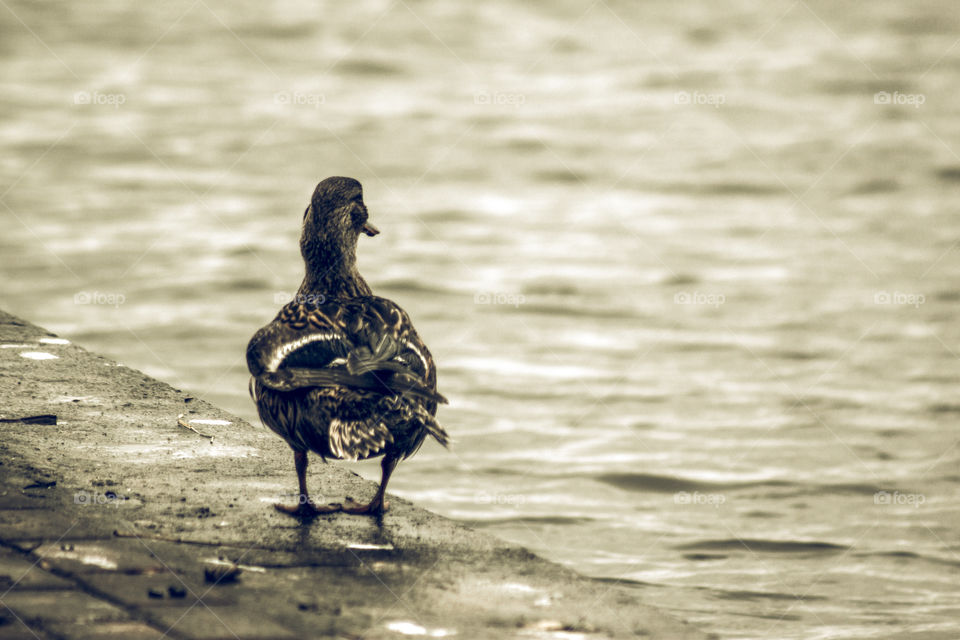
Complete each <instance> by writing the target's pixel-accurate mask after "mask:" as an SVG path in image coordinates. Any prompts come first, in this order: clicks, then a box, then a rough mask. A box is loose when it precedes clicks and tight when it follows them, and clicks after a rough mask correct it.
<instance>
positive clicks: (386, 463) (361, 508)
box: [342, 455, 399, 516]
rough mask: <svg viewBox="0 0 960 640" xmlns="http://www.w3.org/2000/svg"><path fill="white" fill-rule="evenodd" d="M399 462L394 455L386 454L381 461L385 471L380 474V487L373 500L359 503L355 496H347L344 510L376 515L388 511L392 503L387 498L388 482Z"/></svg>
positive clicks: (357, 513)
mask: <svg viewBox="0 0 960 640" xmlns="http://www.w3.org/2000/svg"><path fill="white" fill-rule="evenodd" d="M397 462H399V460H398V459H397V458H395V457H393V456H390V455H386V456H384V457H383V461H382V462H381V463H380V468H381V469H382V470H383V473H382V475H381V476H380V488H379V489H377V495H375V496H373V500H371V501H370V502H368V503H367V504H359V503H358V502H355V501H354V500H353V498H347V499H346V500H344V504H343V507H342V508H343V511H344V512H346V513H353V514H356V515H365V516H375V515H379V514H381V513H383V512H384V511H386V510H387V508H388V507H389V506H390V503H389V502H387V500H386V498H385V495H386V493H387V482H389V481H390V474H392V473H393V470H394V469H395V468H396V466H397Z"/></svg>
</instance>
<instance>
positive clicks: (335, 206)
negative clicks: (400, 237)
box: [300, 177, 380, 266]
mask: <svg viewBox="0 0 960 640" xmlns="http://www.w3.org/2000/svg"><path fill="white" fill-rule="evenodd" d="M367 217H368V214H367V207H366V205H365V204H363V188H362V187H361V186H360V183H359V182H357V181H356V180H354V179H353V178H342V177H333V178H327V179H326V180H324V181H323V182H321V183H320V184H318V185H317V188H316V189H314V190H313V197H312V198H311V199H310V206H308V207H307V209H306V211H304V212H303V233H302V235H301V236H300V252H301V253H302V254H303V258H304V260H306V261H307V263H308V264H311V265H314V266H317V265H320V264H323V263H327V262H330V261H342V260H344V259H348V258H350V257H353V256H355V254H356V248H357V239H358V238H359V237H360V234H361V233H364V234H366V235H368V236H375V235H377V234H378V233H380V232H379V231H378V230H377V228H376V227H374V226H373V225H372V224H370V222H369V221H368V220H367Z"/></svg>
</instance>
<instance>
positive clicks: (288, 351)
mask: <svg viewBox="0 0 960 640" xmlns="http://www.w3.org/2000/svg"><path fill="white" fill-rule="evenodd" d="M379 233H380V232H379V230H378V229H377V228H376V227H375V226H374V225H373V224H372V223H371V222H370V221H369V212H368V210H367V207H366V205H365V204H364V202H363V189H362V186H361V184H360V182H359V181H357V180H355V179H353V178H347V177H339V176H335V177H330V178H326V179H325V180H323V181H321V182H320V183H319V184H318V185H317V186H316V188H315V189H314V191H313V195H312V197H311V199H310V204H309V205H308V206H307V208H306V210H305V211H304V213H303V225H302V232H301V236H300V253H301V255H302V257H303V261H304V266H305V275H304V278H303V281H302V283H301V284H300V287H299V289H298V290H297V293H296V295H295V296H294V297H293V299H292V300H291V301H290V302H288V303H287V304H285V305H284V306H283V307H282V308H281V309H280V311H279V313H278V314H277V316H276V317H275V318H274V319H273V321H272V322H270V323H269V324H267V325H266V326H264V327H262V328H261V329H259V330H258V331H257V332H256V333H255V334H254V335H253V337H252V338H251V339H250V342H249V343H248V345H247V353H246V359H247V368H248V369H249V371H250V375H251V378H250V385H249V389H250V395H251V397H252V399H253V401H254V403H255V404H256V407H257V413H258V414H259V416H260V419H261V421H262V422H263V424H264V425H266V426H267V427H268V428H269V429H271V430H272V431H274V432H275V433H276V434H278V435H279V436H280V437H282V438H283V439H284V440H285V441H286V443H287V444H288V445H289V446H290V448H291V449H292V450H293V461H294V469H295V470H296V474H297V482H298V485H299V500H298V501H297V504H294V505H290V504H282V503H281V504H276V505H274V506H275V507H276V509H277V510H278V511H280V512H282V513H287V514H291V515H295V516H301V517H313V516H316V515H318V514H327V513H335V512H345V513H350V514H357V515H382V514H383V512H384V511H386V510H387V508H388V506H389V503H388V501H387V499H386V489H387V483H388V482H389V480H390V476H391V475H392V473H393V471H394V469H395V468H396V466H397V464H398V463H399V462H400V461H402V460H404V459H406V458H408V457H410V456H411V455H413V454H414V453H416V452H417V451H418V450H419V449H420V447H421V445H422V444H423V443H424V441H425V440H426V438H427V437H428V436H430V437H431V438H432V439H434V440H436V441H437V442H438V443H440V444H441V445H443V446H444V447H448V446H449V445H450V436H449V434H448V433H447V432H446V430H445V429H444V428H443V427H442V426H441V425H440V423H439V422H438V421H437V418H436V414H437V407H438V405H440V404H446V403H447V399H446V398H445V397H444V396H443V395H441V394H440V393H439V392H438V391H437V370H436V366H435V364H434V361H433V356H432V355H431V354H430V351H429V349H427V346H426V344H424V342H423V340H422V339H421V338H420V336H419V335H418V334H417V331H416V329H415V328H414V326H413V322H412V321H411V320H410V316H409V315H408V314H407V312H406V311H404V310H403V309H402V308H401V307H400V306H399V305H398V304H397V303H395V302H393V301H392V300H389V299H387V298H383V297H379V296H375V295H373V292H372V290H371V288H370V286H369V285H368V284H367V282H366V280H365V279H364V278H363V276H361V275H360V272H359V270H358V268H357V255H356V250H357V244H358V242H359V238H360V236H361V235H366V236H370V237H373V236H376V235H377V234H379ZM310 452H312V453H314V454H316V455H319V456H320V458H321V459H322V460H323V461H324V462H326V461H327V460H331V459H332V460H368V459H372V458H377V457H381V458H382V459H381V462H380V467H381V478H380V484H379V486H378V489H377V491H376V494H375V495H374V496H373V498H372V499H371V500H370V501H369V502H366V503H358V502H356V501H354V500H353V499H352V498H349V497H348V498H346V499H345V500H344V501H343V502H337V503H331V504H318V503H315V502H314V501H313V500H312V499H311V498H310V494H309V492H308V490H307V467H308V463H309V459H308V455H309V453H310Z"/></svg>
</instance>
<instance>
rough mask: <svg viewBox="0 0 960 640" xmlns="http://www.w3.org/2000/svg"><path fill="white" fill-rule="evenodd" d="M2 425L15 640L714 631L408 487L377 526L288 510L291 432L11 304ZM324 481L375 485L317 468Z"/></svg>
mask: <svg viewBox="0 0 960 640" xmlns="http://www.w3.org/2000/svg"><path fill="white" fill-rule="evenodd" d="M53 416H55V418H54V417H53ZM181 416H182V417H181ZM54 421H55V424H53V423H54ZM184 424H186V425H189V426H190V427H192V428H185V427H184V426H183V425H184ZM0 433H2V436H0V638H3V639H5V640H6V639H15V638H16V639H19V638H28V639H34V638H42V639H59V638H70V639H94V638H124V639H127V638H129V639H133V640H137V639H140V638H161V637H168V638H175V639H176V638H183V639H187V638H190V639H214V638H227V639H231V638H236V639H248V638H250V639H252V638H314V637H340V638H404V637H411V638H412V637H450V636H457V637H461V638H505V637H507V638H508V637H521V638H557V639H565V640H569V639H573V638H585V639H590V638H604V637H644V638H704V637H706V636H705V635H704V634H702V633H700V632H699V631H697V630H695V629H693V628H692V627H690V626H689V625H686V624H684V623H682V622H679V621H677V620H675V619H673V618H671V617H669V616H666V615H664V614H662V613H660V612H659V611H657V610H655V609H653V608H650V607H647V606H644V605H642V604H641V603H640V600H639V598H640V596H641V595H642V591H641V590H639V589H637V588H636V587H631V588H628V587H626V586H622V585H618V584H611V583H606V582H601V581H596V580H591V579H588V578H584V577H582V576H579V575H578V574H576V573H573V572H572V571H569V570H567V569H565V568H563V567H561V566H559V565H556V564H553V563H550V562H547V561H546V560H543V559H541V558H539V557H537V556H534V555H533V554H531V553H529V552H528V551H526V550H525V549H522V548H519V547H517V546H514V545H511V544H509V543H507V542H503V541H501V540H498V539H496V538H493V537H491V536H488V535H485V534H481V533H478V532H476V531H473V530H471V529H469V528H467V527H466V526H463V525H461V524H459V523H456V522H453V521H450V520H447V519H445V518H442V517H440V516H438V515H436V514H433V513H430V512H427V511H425V510H423V509H420V508H418V507H416V506H415V505H413V504H411V503H409V502H408V501H405V500H403V499H401V498H398V497H396V496H393V497H391V499H390V502H391V508H390V510H389V511H388V512H387V513H386V514H385V515H384V517H383V518H382V520H381V521H379V522H378V521H377V520H375V519H372V518H366V517H358V516H350V515H346V514H335V515H330V516H322V517H318V518H316V519H314V520H313V521H311V522H300V521H298V520H296V519H293V518H291V517H289V516H286V515H283V514H280V513H277V512H276V511H275V510H274V509H272V508H271V506H270V505H271V503H273V502H276V501H278V500H291V499H293V497H294V496H293V495H292V492H293V491H294V489H295V486H296V481H295V476H294V472H293V464H292V456H291V454H290V451H289V449H288V448H287V447H286V445H285V444H284V443H283V442H282V441H281V440H280V439H279V438H278V437H276V436H275V435H273V434H272V433H271V432H269V431H267V430H266V429H264V428H262V427H254V426H252V425H249V424H247V423H245V422H243V421H241V420H240V419H238V418H236V417H235V416H232V415H230V414H228V413H226V412H224V411H222V410H220V409H218V408H217V407H214V406H212V405H210V404H208V403H206V402H204V401H203V400H201V399H199V398H194V397H192V396H191V395H190V394H189V393H187V392H186V391H182V390H177V389H173V388H171V387H170V386H168V385H166V384H164V383H162V382H159V381H157V380H154V379H152V378H149V377H147V376H145V375H144V374H142V373H140V372H138V371H135V370H133V369H130V368H127V367H125V366H123V365H121V364H118V363H116V362H113V361H110V360H107V359H105V358H102V357H100V356H97V355H95V354H92V353H89V352H87V351H85V350H84V349H81V348H79V347H77V346H75V345H72V344H70V343H69V342H68V341H66V340H63V339H60V338H57V337H56V336H53V335H52V334H50V333H48V332H47V331H45V330H43V329H41V328H39V327H36V326H34V325H32V324H30V323H28V322H26V321H23V320H20V319H18V318H15V317H13V316H10V315H7V314H5V313H4V312H2V311H0ZM310 486H311V489H312V491H313V492H314V493H315V496H316V498H317V499H318V500H320V499H328V500H333V499H339V498H342V497H343V496H346V495H350V496H353V497H355V498H357V499H361V500H362V499H365V498H368V497H369V496H370V495H372V494H373V492H374V490H375V488H376V487H375V485H374V484H372V483H370V482H368V481H365V480H363V479H362V478H360V477H359V476H357V475H356V474H354V473H352V472H350V471H348V470H345V469H343V468H340V467H338V466H337V465H335V464H326V465H324V464H321V463H319V462H316V463H314V464H312V466H311V468H310Z"/></svg>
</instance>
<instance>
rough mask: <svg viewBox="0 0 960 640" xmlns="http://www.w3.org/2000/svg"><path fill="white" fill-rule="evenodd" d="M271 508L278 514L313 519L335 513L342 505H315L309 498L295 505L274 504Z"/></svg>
mask: <svg viewBox="0 0 960 640" xmlns="http://www.w3.org/2000/svg"><path fill="white" fill-rule="evenodd" d="M273 508H274V509H276V510H277V511H279V512H280V513H286V514H289V515H291V516H297V517H299V518H315V517H316V516H319V515H322V514H325V513H336V512H338V511H341V510H342V509H343V507H342V505H340V504H339V503H336V502H335V503H333V504H323V505H320V504H315V503H314V502H313V500H310V499H309V498H307V499H305V500H300V502H299V503H297V504H279V503H278V504H275V505H273Z"/></svg>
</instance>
